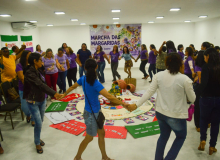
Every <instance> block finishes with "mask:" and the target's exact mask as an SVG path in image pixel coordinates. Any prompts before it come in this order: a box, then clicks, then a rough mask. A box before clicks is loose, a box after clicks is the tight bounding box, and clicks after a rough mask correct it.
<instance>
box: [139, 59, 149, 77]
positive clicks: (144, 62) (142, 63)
mask: <svg viewBox="0 0 220 160" xmlns="http://www.w3.org/2000/svg"><path fill="white" fill-rule="evenodd" d="M147 62H148V60H144V61H141V65H140V68H139V70H140V71H141V72H142V73H143V74H144V77H147V76H148V74H147V72H146V69H145V67H146V65H147Z"/></svg>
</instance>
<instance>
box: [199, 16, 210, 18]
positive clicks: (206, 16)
mask: <svg viewBox="0 0 220 160" xmlns="http://www.w3.org/2000/svg"><path fill="white" fill-rule="evenodd" d="M207 17H208V16H199V18H207Z"/></svg>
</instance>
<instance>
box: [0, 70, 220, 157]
mask: <svg viewBox="0 0 220 160" xmlns="http://www.w3.org/2000/svg"><path fill="white" fill-rule="evenodd" d="M119 73H121V76H122V77H123V78H125V77H126V74H125V73H124V72H123V70H122V69H119ZM132 73H133V77H135V78H137V90H143V89H147V88H148V87H149V83H148V81H146V80H142V79H141V78H142V77H143V75H142V73H141V72H140V71H139V70H138V69H137V68H133V69H132ZM105 78H106V83H105V84H104V86H105V87H106V89H108V90H109V89H110V87H111V80H112V74H111V71H110V69H106V70H105ZM67 86H68V85H67ZM74 92H77V93H82V88H81V87H79V88H78V89H76V90H75V91H74ZM13 120H14V125H15V129H14V130H12V128H11V124H10V120H9V119H8V120H7V121H6V122H5V121H4V120H3V117H0V127H1V129H2V133H3V136H4V141H3V142H1V144H2V146H3V148H4V150H5V153H4V154H3V155H0V160H72V159H73V158H74V156H75V154H76V152H77V149H78V146H79V144H80V142H81V141H82V140H83V138H84V137H83V136H82V134H81V135H79V136H74V135H71V134H68V133H65V132H62V131H59V130H56V129H53V128H50V127H49V125H50V124H51V122H50V121H49V120H48V119H47V118H45V121H44V123H43V129H42V132H41V138H42V139H43V140H44V142H45V143H46V145H45V146H44V147H43V149H44V153H43V154H42V155H39V154H37V153H36V150H35V146H34V139H33V134H34V131H33V129H34V128H33V127H32V126H31V125H30V124H27V123H26V121H21V116H20V113H15V114H13ZM151 120H152V119H150V120H148V122H151ZM124 124H125V123H124V122H123V121H121V120H120V121H116V123H115V125H119V126H121V125H124ZM187 129H188V135H187V139H186V141H185V143H184V145H183V147H182V149H181V151H180V153H179V155H178V157H177V160H219V159H220V154H219V152H217V153H216V154H214V155H212V156H209V155H208V144H207V145H206V150H205V151H204V152H200V151H198V150H197V147H198V145H199V137H200V134H199V133H198V132H196V130H195V127H194V122H193V121H192V122H188V127H187ZM158 137H159V135H155V136H151V137H145V138H140V139H134V138H133V137H132V136H131V135H130V134H129V133H128V135H127V139H125V140H118V139H106V149H107V153H108V155H109V157H111V158H114V159H115V160H153V159H154V154H155V148H156V143H157V139H158ZM208 137H209V132H208ZM174 139H175V135H174V134H173V133H172V134H171V136H170V140H169V141H168V144H167V148H166V151H165V153H167V152H168V150H169V148H170V147H171V145H172V142H173V140H174ZM216 148H217V149H219V150H220V144H217V146H216ZM82 158H83V160H100V159H101V154H100V151H99V148H98V139H97V138H94V140H93V141H92V142H91V143H90V144H89V145H88V148H87V149H86V150H85V152H84V154H83V156H82Z"/></svg>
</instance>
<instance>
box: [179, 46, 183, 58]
mask: <svg viewBox="0 0 220 160" xmlns="http://www.w3.org/2000/svg"><path fill="white" fill-rule="evenodd" d="M183 50H184V47H183V45H182V44H180V45H178V54H179V55H180V57H181V58H182V60H184V53H183Z"/></svg>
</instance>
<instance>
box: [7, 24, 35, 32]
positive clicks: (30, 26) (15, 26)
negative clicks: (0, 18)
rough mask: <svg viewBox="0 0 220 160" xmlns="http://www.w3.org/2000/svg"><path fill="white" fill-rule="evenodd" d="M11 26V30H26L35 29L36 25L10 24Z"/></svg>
mask: <svg viewBox="0 0 220 160" xmlns="http://www.w3.org/2000/svg"><path fill="white" fill-rule="evenodd" d="M11 26H12V28H13V29H20V30H28V29H34V28H36V27H37V24H35V23H31V22H12V23H11Z"/></svg>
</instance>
